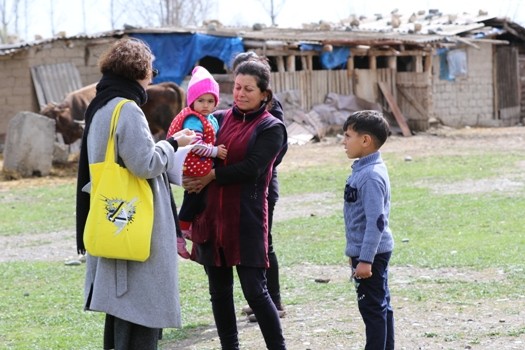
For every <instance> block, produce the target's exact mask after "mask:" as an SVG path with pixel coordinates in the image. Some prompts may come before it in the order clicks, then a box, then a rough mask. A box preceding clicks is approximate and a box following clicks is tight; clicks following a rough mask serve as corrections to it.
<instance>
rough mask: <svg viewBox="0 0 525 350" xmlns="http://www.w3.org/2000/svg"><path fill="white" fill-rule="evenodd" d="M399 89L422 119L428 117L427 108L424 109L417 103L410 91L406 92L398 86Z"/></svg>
mask: <svg viewBox="0 0 525 350" xmlns="http://www.w3.org/2000/svg"><path fill="white" fill-rule="evenodd" d="M397 89H398V91H399V92H400V93H401V95H403V97H404V98H405V99H406V100H407V101H408V103H410V104H411V105H412V107H414V109H415V110H416V111H417V112H418V113H419V114H420V115H421V116H422V117H426V115H427V113H426V112H425V108H423V106H422V105H421V104H420V103H419V102H417V100H416V99H415V98H414V97H413V96H412V95H411V94H410V93H409V92H408V91H406V90H405V88H404V87H402V86H398V87H397Z"/></svg>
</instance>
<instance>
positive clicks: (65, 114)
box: [40, 103, 84, 145]
mask: <svg viewBox="0 0 525 350" xmlns="http://www.w3.org/2000/svg"><path fill="white" fill-rule="evenodd" d="M40 114H42V115H44V116H46V117H49V118H51V119H53V120H54V121H55V123H56V132H57V133H60V134H62V138H63V139H64V143H66V144H67V145H69V144H72V143H73V142H75V141H76V140H78V139H80V138H81V137H82V134H83V133H84V123H83V122H78V121H75V120H73V118H72V117H71V109H70V108H69V107H67V106H65V105H58V104H55V103H49V104H47V105H46V106H45V107H44V108H42V110H41V111H40Z"/></svg>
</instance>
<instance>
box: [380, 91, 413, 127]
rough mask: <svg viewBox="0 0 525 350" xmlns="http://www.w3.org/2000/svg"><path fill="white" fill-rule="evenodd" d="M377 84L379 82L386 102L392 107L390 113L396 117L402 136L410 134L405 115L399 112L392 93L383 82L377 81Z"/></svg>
mask: <svg viewBox="0 0 525 350" xmlns="http://www.w3.org/2000/svg"><path fill="white" fill-rule="evenodd" d="M377 84H379V88H380V89H381V92H382V93H383V96H385V98H386V101H387V102H388V105H389V106H390V108H391V109H392V113H393V114H394V117H395V118H396V121H397V124H398V125H399V127H400V128H401V132H402V133H403V136H405V137H406V136H411V135H412V133H411V132H410V128H409V127H408V125H407V122H406V120H405V117H404V116H403V113H401V110H400V109H399V106H398V105H397V103H396V101H395V100H394V96H392V94H391V93H390V90H389V89H388V85H387V84H386V83H384V82H378V83H377Z"/></svg>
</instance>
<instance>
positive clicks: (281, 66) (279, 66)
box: [275, 56, 285, 72]
mask: <svg viewBox="0 0 525 350" xmlns="http://www.w3.org/2000/svg"><path fill="white" fill-rule="evenodd" d="M275 61H276V62H277V71H278V72H285V69H284V59H283V56H276V57H275Z"/></svg>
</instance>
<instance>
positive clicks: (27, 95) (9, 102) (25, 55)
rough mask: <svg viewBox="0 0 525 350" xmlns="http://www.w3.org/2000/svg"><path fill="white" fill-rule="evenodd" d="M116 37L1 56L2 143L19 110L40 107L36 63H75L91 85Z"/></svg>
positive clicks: (66, 42)
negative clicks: (35, 83) (35, 84)
mask: <svg viewBox="0 0 525 350" xmlns="http://www.w3.org/2000/svg"><path fill="white" fill-rule="evenodd" d="M115 40H116V39H114V38H102V39H95V40H93V39H67V40H66V39H64V40H61V39H58V40H55V41H52V42H49V43H45V44H42V45H37V46H31V47H27V48H25V49H21V50H19V51H17V52H16V53H14V54H13V55H6V56H0V81H1V82H2V84H1V85H0V142H3V141H2V140H3V139H4V138H5V134H6V132H7V125H8V123H9V120H10V119H11V118H13V117H14V116H15V115H16V114H17V113H18V112H20V111H30V112H36V113H38V111H39V110H40V107H39V105H38V100H37V97H36V93H35V89H34V87H33V81H32V79H31V67H32V66H37V65H42V64H55V63H64V62H72V63H73V64H74V65H75V66H76V67H77V69H78V70H79V73H80V78H81V81H82V85H84V86H85V85H89V84H91V83H94V82H96V81H98V80H99V79H100V73H99V70H98V66H97V62H98V57H99V56H100V54H101V53H102V52H103V51H104V50H105V49H107V48H108V47H109V45H111V43H113V42H114V41H115Z"/></svg>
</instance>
